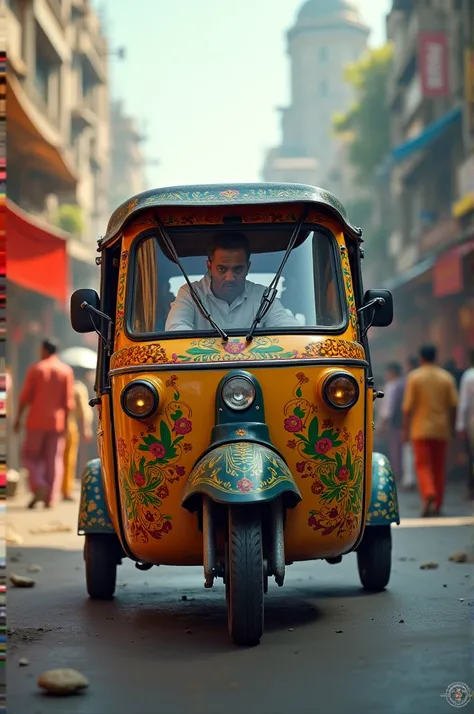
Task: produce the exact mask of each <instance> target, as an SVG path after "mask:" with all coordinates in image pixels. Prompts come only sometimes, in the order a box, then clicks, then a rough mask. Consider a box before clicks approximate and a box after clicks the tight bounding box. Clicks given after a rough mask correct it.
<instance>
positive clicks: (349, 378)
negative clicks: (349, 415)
mask: <svg viewBox="0 0 474 714" xmlns="http://www.w3.org/2000/svg"><path fill="white" fill-rule="evenodd" d="M341 378H343V379H347V381H349V382H351V383H352V385H353V386H354V397H353V399H352V400H351V401H350V402H349V403H348V404H345V405H344V406H342V405H340V404H334V402H333V401H331V399H330V398H329V395H328V388H329V386H330V384H331V382H334V381H335V380H336V379H341ZM322 395H323V399H324V401H325V403H326V404H327V406H328V407H330V408H331V409H337V410H338V411H347V410H348V409H352V407H353V406H355V405H356V404H357V402H358V401H359V397H360V389H359V383H358V382H357V379H356V378H355V377H354V375H353V374H351V373H350V372H342V371H341V372H333V373H332V374H329V375H328V376H327V377H326V379H325V380H324V382H323V387H322Z"/></svg>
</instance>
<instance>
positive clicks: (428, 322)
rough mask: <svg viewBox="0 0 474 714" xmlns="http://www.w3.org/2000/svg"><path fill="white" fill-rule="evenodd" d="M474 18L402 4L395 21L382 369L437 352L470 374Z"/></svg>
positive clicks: (456, 8) (379, 344) (379, 342)
mask: <svg viewBox="0 0 474 714" xmlns="http://www.w3.org/2000/svg"><path fill="white" fill-rule="evenodd" d="M473 18H474V5H473V3H472V2H470V0H424V1H423V2H422V1H421V0H394V1H393V4H392V9H391V12H390V13H389V16H388V18H387V35H388V38H389V39H390V40H391V41H392V42H393V44H394V56H395V61H394V65H393V72H392V76H391V77H390V81H389V86H388V88H387V94H388V102H389V106H390V110H391V134H392V144H393V150H392V152H391V155H390V156H389V157H388V161H387V162H386V165H385V170H384V171H383V172H382V173H383V174H384V175H383V176H381V181H385V183H386V185H387V186H388V190H389V195H390V200H391V204H392V206H391V221H392V229H393V230H392V232H391V234H390V236H389V238H388V241H387V245H386V261H385V275H386V286H387V287H388V288H390V289H392V290H393V292H394V294H395V300H396V303H395V304H396V319H395V322H394V325H393V327H392V328H391V330H390V331H389V333H387V335H384V336H383V338H381V336H380V337H377V336H376V335H375V334H374V336H373V337H372V340H373V349H374V355H376V357H377V358H378V359H384V360H386V359H392V358H393V357H394V356H398V358H399V359H405V358H406V357H408V355H409V354H411V353H412V352H413V351H414V350H415V351H416V350H417V348H418V347H419V346H420V345H421V344H422V343H424V342H432V343H435V344H437V345H438V347H439V352H440V359H441V361H447V360H451V359H454V360H455V361H456V362H457V364H458V366H459V367H465V366H466V363H467V353H468V350H469V349H470V348H471V349H472V348H474V312H473V311H474V273H473V266H474V230H473V229H474V223H473V224H472V227H470V223H472V219H473V216H472V208H471V207H470V203H469V201H470V199H469V196H470V195H471V193H472V191H473V189H474V181H473V179H474V171H473V165H472V157H471V151H472V140H471V139H470V134H472V131H471V129H470V127H472V126H473V125H472V119H471V124H470V125H469V120H468V119H467V116H470V117H472V107H473V103H472V102H473V98H472V86H471V87H469V72H467V70H466V68H467V66H468V64H467V61H466V60H467V57H469V56H471V57H472V54H471V55H470V54H469V53H470V52H472V51H471V49H470V47H471V44H472V22H473ZM471 85H472V82H471ZM469 92H471V96H469ZM374 332H375V331H374Z"/></svg>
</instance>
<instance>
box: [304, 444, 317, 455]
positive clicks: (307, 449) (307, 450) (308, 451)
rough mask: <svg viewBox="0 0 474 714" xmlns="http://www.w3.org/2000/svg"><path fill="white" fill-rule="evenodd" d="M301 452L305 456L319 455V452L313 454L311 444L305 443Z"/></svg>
mask: <svg viewBox="0 0 474 714" xmlns="http://www.w3.org/2000/svg"><path fill="white" fill-rule="evenodd" d="M303 454H306V456H319V454H315V451H314V447H313V446H311V444H306V446H305V447H304V449H303Z"/></svg>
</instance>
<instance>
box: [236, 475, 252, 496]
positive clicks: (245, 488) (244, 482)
mask: <svg viewBox="0 0 474 714" xmlns="http://www.w3.org/2000/svg"><path fill="white" fill-rule="evenodd" d="M237 488H238V489H239V491H242V493H249V491H252V490H253V483H252V481H251V480H250V479H249V478H245V477H244V478H241V479H240V481H237Z"/></svg>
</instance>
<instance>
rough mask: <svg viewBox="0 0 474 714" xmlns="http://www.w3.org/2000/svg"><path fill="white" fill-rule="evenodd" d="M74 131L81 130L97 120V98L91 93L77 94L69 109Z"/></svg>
mask: <svg viewBox="0 0 474 714" xmlns="http://www.w3.org/2000/svg"><path fill="white" fill-rule="evenodd" d="M71 120H72V123H73V126H74V129H75V131H77V132H81V131H83V130H84V129H86V128H87V127H91V126H94V125H95V123H96V121H97V98H96V97H95V95H94V94H93V93H90V94H85V95H84V94H79V96H78V97H77V99H76V102H75V104H74V106H73V108H72V111H71Z"/></svg>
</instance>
